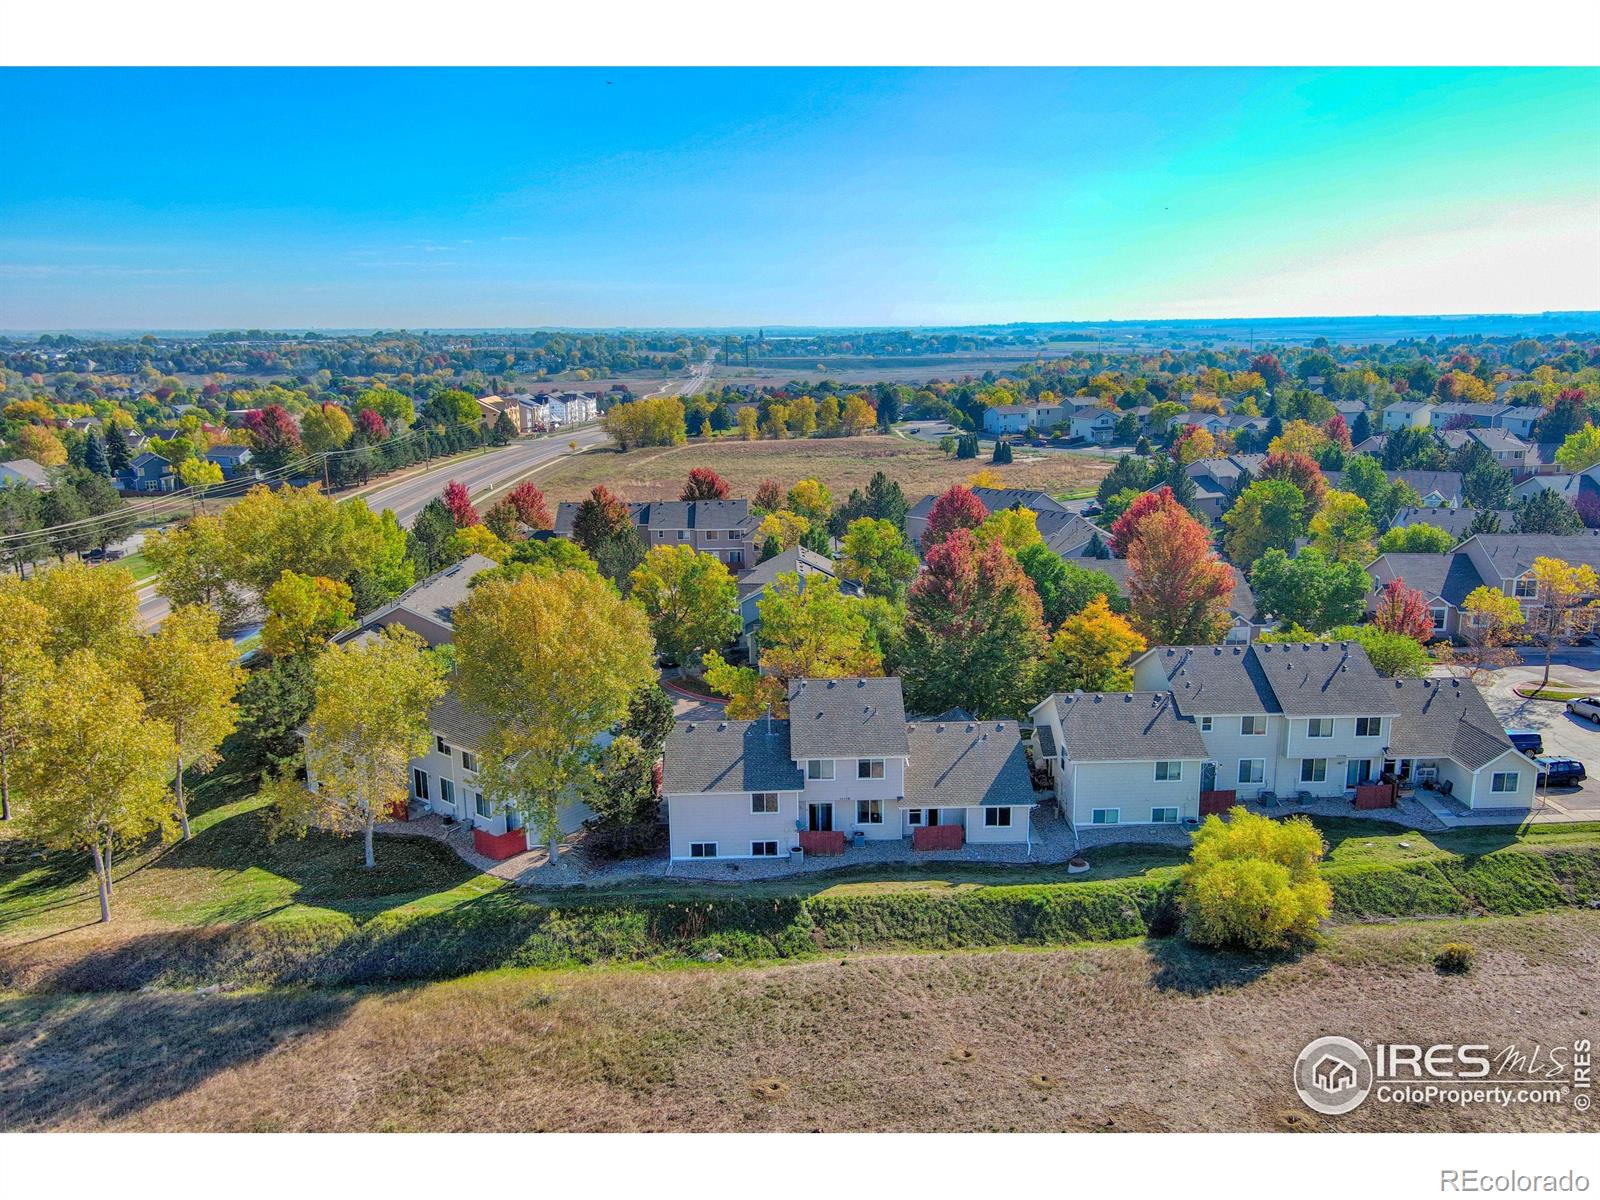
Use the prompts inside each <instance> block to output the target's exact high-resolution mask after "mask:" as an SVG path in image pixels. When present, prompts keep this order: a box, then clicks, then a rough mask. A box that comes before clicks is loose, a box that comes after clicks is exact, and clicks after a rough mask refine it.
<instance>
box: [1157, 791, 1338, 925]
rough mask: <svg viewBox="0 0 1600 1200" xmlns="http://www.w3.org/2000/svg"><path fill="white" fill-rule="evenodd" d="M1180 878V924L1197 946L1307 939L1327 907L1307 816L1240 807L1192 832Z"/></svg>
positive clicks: (1315, 837) (1318, 845) (1328, 895)
mask: <svg viewBox="0 0 1600 1200" xmlns="http://www.w3.org/2000/svg"><path fill="white" fill-rule="evenodd" d="M1191 837H1192V839H1193V843H1194V844H1193V846H1192V848H1191V849H1190V852H1189V861H1188V863H1187V864H1185V865H1184V868H1183V873H1182V875H1181V876H1180V878H1179V882H1178V903H1179V906H1180V908H1181V909H1182V910H1183V931H1184V936H1186V937H1187V938H1188V939H1189V940H1190V941H1192V942H1198V943H1199V944H1201V945H1203V946H1228V947H1232V948H1235V949H1239V950H1286V949H1289V948H1290V947H1292V946H1296V945H1303V944H1305V943H1307V942H1309V941H1311V940H1312V939H1313V938H1314V937H1315V936H1316V933H1317V927H1318V925H1319V923H1320V922H1322V921H1324V920H1326V919H1327V917H1328V915H1329V914H1330V913H1331V912H1332V911H1333V891H1332V889H1331V888H1329V887H1328V884H1327V881H1326V880H1324V879H1323V878H1322V872H1321V869H1320V868H1319V866H1318V863H1319V862H1320V861H1321V859H1322V856H1323V853H1324V846H1323V843H1322V835H1321V834H1320V833H1318V832H1317V828H1316V826H1314V825H1313V824H1311V822H1310V821H1308V820H1307V819H1306V818H1305V817H1290V818H1289V819H1288V820H1286V821H1274V820H1273V819H1272V818H1271V817H1263V816H1258V815H1257V814H1255V813H1252V812H1250V811H1249V810H1248V809H1246V808H1244V807H1243V806H1239V807H1235V808H1234V809H1233V810H1232V811H1231V812H1230V813H1229V814H1228V819H1227V821H1223V820H1222V819H1221V818H1220V817H1218V816H1217V815H1216V814H1214V813H1213V814H1212V815H1211V816H1209V817H1207V818H1206V819H1205V823H1204V824H1202V825H1201V826H1200V828H1199V829H1197V830H1196V831H1195V832H1194V833H1193V834H1192V835H1191Z"/></svg>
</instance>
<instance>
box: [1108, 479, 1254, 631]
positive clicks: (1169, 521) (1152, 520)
mask: <svg viewBox="0 0 1600 1200" xmlns="http://www.w3.org/2000/svg"><path fill="white" fill-rule="evenodd" d="M1130 511H1131V510H1130ZM1127 557H1128V603H1129V606H1130V608H1131V609H1132V611H1133V617H1134V625H1135V627H1136V628H1138V630H1139V632H1141V633H1142V634H1144V636H1145V637H1147V638H1148V639H1150V641H1151V643H1152V644H1154V645H1159V646H1182V645H1199V644H1209V643H1213V642H1220V641H1221V640H1222V638H1223V636H1224V635H1225V634H1226V633H1227V630H1228V625H1229V617H1228V600H1229V598H1230V597H1231V596H1232V594H1233V586H1234V579H1233V571H1232V570H1231V569H1230V568H1229V567H1228V564H1227V563H1225V562H1223V561H1222V560H1221V559H1219V558H1218V557H1217V556H1216V554H1215V553H1214V552H1213V551H1212V549H1211V543H1210V539H1209V538H1207V536H1206V531H1205V529H1204V528H1202V527H1201V525H1200V523H1199V522H1198V521H1196V520H1195V519H1194V518H1193V517H1191V516H1190V515H1189V514H1188V513H1187V512H1185V511H1184V510H1183V508H1182V507H1180V506H1179V505H1178V504H1177V503H1176V502H1175V501H1169V502H1168V503H1167V504H1165V505H1163V506H1162V507H1160V508H1158V509H1157V510H1155V511H1152V512H1150V513H1149V514H1148V515H1146V516H1145V517H1144V519H1143V520H1141V521H1140V522H1139V524H1138V527H1137V529H1136V531H1135V536H1134V537H1133V538H1132V540H1131V542H1130V543H1129V545H1128V555H1127Z"/></svg>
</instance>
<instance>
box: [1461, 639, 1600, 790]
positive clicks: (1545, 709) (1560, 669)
mask: <svg viewBox="0 0 1600 1200" xmlns="http://www.w3.org/2000/svg"><path fill="white" fill-rule="evenodd" d="M1543 674H1544V668H1543V667H1542V666H1538V667H1532V666H1520V667H1507V668H1506V669H1505V670H1503V671H1496V672H1494V673H1493V676H1492V677H1491V679H1490V681H1489V683H1487V684H1486V685H1484V687H1483V689H1482V690H1483V698H1484V700H1485V701H1486V702H1487V703H1488V705H1489V708H1490V710H1491V711H1493V713H1494V715H1495V716H1497V717H1499V718H1500V720H1501V722H1502V724H1504V726H1505V727H1506V728H1507V729H1537V730H1538V731H1539V732H1540V734H1542V735H1543V737H1544V752H1545V754H1546V756H1549V757H1554V758H1575V759H1577V760H1578V761H1579V762H1581V763H1583V764H1584V765H1585V766H1586V767H1588V768H1589V771H1590V776H1589V778H1588V779H1587V780H1586V781H1585V782H1584V784H1583V786H1582V787H1577V788H1556V789H1553V790H1551V791H1549V792H1544V793H1541V795H1543V796H1545V797H1547V798H1548V803H1549V806H1550V807H1551V808H1553V809H1556V810H1558V811H1564V812H1566V813H1568V814H1571V815H1579V814H1582V815H1592V817H1593V819H1594V820H1597V821H1600V778H1597V776H1600V726H1596V725H1595V724H1593V723H1592V722H1590V721H1584V720H1580V719H1579V718H1577V717H1574V716H1571V715H1570V714H1569V713H1568V712H1567V710H1566V706H1565V705H1563V704H1557V703H1553V702H1551V701H1548V700H1528V699H1525V698H1523V697H1522V696H1519V695H1517V694H1516V692H1515V691H1513V690H1512V689H1513V688H1515V687H1516V686H1517V685H1519V684H1526V683H1537V682H1538V681H1539V679H1540V677H1541V676H1542V675H1543ZM1550 679H1551V681H1552V682H1555V681H1556V680H1560V681H1562V682H1563V683H1571V684H1573V685H1574V686H1575V687H1580V688H1583V689H1585V690H1588V691H1590V692H1591V693H1594V694H1600V671H1597V670H1586V669H1581V668H1578V667H1575V666H1557V667H1555V668H1554V669H1552V671H1551V672H1550Z"/></svg>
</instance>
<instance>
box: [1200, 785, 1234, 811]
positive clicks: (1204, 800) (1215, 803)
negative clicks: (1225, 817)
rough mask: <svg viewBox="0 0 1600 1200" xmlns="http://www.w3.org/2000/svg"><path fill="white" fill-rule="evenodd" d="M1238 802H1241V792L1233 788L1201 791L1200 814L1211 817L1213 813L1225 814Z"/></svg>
mask: <svg viewBox="0 0 1600 1200" xmlns="http://www.w3.org/2000/svg"><path fill="white" fill-rule="evenodd" d="M1237 803H1239V793H1238V792H1236V791H1233V790H1231V789H1230V790H1228V791H1220V792H1201V793H1200V815H1201V816H1202V817H1209V816H1210V815H1211V814H1212V813H1217V814H1219V815H1220V814H1224V813H1226V812H1227V811H1228V810H1229V809H1230V808H1232V807H1233V806H1234V805H1235V804H1237Z"/></svg>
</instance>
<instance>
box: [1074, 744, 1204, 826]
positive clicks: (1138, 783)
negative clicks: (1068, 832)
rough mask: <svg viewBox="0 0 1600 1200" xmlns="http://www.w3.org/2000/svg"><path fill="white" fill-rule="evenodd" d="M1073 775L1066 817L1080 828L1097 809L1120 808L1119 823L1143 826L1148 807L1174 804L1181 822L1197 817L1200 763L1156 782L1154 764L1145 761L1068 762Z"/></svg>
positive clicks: (1197, 762) (1088, 821)
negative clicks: (1177, 775) (1170, 777)
mask: <svg viewBox="0 0 1600 1200" xmlns="http://www.w3.org/2000/svg"><path fill="white" fill-rule="evenodd" d="M1067 772H1068V774H1070V775H1071V776H1072V783H1071V785H1070V789H1069V791H1070V799H1069V800H1068V801H1067V802H1066V803H1067V812H1068V819H1069V820H1071V821H1072V823H1073V824H1074V825H1076V826H1078V827H1080V828H1085V829H1086V828H1089V827H1090V826H1091V825H1092V824H1093V813H1094V810H1095V809H1097V808H1115V809H1118V810H1119V814H1118V821H1117V823H1118V824H1120V825H1143V824H1147V823H1148V822H1149V821H1150V810H1151V809H1152V808H1158V807H1172V806H1176V807H1177V808H1178V810H1179V812H1178V817H1179V820H1180V821H1184V820H1189V819H1191V818H1193V819H1198V818H1199V816H1200V763H1199V761H1198V760H1195V761H1192V762H1190V761H1186V762H1184V764H1183V777H1182V778H1181V779H1177V780H1166V781H1162V782H1157V781H1156V778H1155V764H1154V763H1148V762H1119V763H1102V762H1096V763H1070V764H1068V767H1067Z"/></svg>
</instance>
